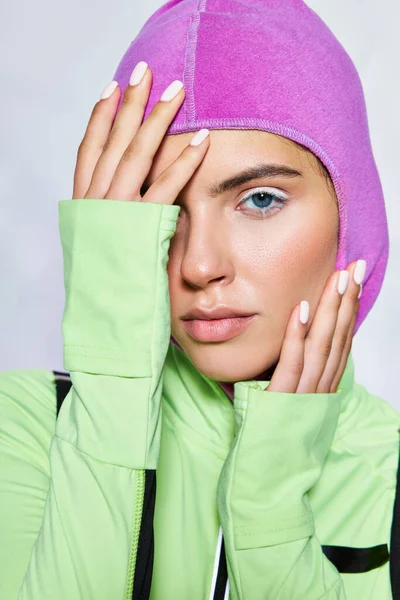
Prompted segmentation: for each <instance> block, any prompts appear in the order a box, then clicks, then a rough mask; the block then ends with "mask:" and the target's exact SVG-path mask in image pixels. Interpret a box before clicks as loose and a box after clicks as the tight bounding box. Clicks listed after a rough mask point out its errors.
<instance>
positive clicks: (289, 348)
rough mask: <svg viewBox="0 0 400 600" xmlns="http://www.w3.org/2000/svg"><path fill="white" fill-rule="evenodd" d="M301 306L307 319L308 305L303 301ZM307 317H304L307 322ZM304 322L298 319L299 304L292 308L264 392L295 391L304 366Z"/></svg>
mask: <svg viewBox="0 0 400 600" xmlns="http://www.w3.org/2000/svg"><path fill="white" fill-rule="evenodd" d="M303 302H304V304H303ZM303 302H302V303H301V304H302V308H304V309H305V313H306V314H305V316H306V317H307V319H308V313H309V305H308V302H306V301H303ZM307 319H304V320H305V321H306V322H307ZM305 336H306V323H302V322H301V321H300V304H299V305H297V306H296V308H295V309H294V310H293V312H292V314H291V316H290V319H289V322H288V325H287V327H286V332H285V338H284V340H283V344H282V349H281V354H280V357H279V362H278V364H277V366H276V369H275V371H274V374H273V376H272V379H271V381H270V383H269V385H268V388H267V389H266V390H265V391H266V392H289V393H293V392H295V391H296V388H297V385H298V382H299V379H300V377H301V373H302V372H303V367H304V340H305Z"/></svg>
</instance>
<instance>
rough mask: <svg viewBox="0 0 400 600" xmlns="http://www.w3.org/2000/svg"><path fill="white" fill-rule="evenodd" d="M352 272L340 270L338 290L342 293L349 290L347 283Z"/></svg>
mask: <svg viewBox="0 0 400 600" xmlns="http://www.w3.org/2000/svg"><path fill="white" fill-rule="evenodd" d="M349 277H350V273H349V272H348V271H340V276H339V281H338V292H339V294H340V295H343V294H344V293H345V291H346V290H347V285H348V283H349Z"/></svg>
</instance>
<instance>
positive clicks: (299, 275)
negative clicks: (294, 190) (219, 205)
mask: <svg viewBox="0 0 400 600" xmlns="http://www.w3.org/2000/svg"><path fill="white" fill-rule="evenodd" d="M283 213H284V211H282V213H281V214H280V215H279V216H278V218H275V219H272V218H271V219H270V221H269V223H266V222H264V223H261V224H260V226H258V227H257V228H253V229H252V231H248V232H247V234H244V232H243V230H242V231H241V235H239V232H238V235H237V238H236V243H235V245H234V247H235V257H236V258H235V264H236V266H237V267H238V268H237V271H238V272H241V273H242V278H243V281H244V282H246V281H247V282H248V284H249V285H251V286H252V287H253V288H254V289H253V292H254V294H255V297H257V298H259V300H261V302H263V303H264V309H265V311H266V312H268V309H269V307H270V308H271V310H273V311H274V314H275V315H276V314H277V313H278V314H279V313H280V314H281V315H285V316H287V313H288V311H289V312H291V311H292V310H293V308H294V306H295V305H296V303H298V302H300V300H302V299H304V300H309V301H311V302H312V301H313V299H314V297H315V296H316V295H318V294H320V293H321V292H322V289H323V287H324V285H325V283H326V280H327V278H328V276H329V275H330V273H331V272H332V271H334V269H335V263H336V253H337V217H336V214H335V208H333V209H332V211H331V212H329V211H328V210H325V211H321V210H320V209H319V208H318V209H315V208H314V210H310V209H307V208H306V209H304V208H302V209H300V210H293V211H291V212H290V211H286V215H284V214H283ZM328 213H329V214H328ZM239 265H240V266H239ZM260 296H261V297H260Z"/></svg>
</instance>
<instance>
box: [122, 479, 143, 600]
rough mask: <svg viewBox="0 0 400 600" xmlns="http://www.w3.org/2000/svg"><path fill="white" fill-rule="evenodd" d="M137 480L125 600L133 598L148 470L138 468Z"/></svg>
mask: <svg viewBox="0 0 400 600" xmlns="http://www.w3.org/2000/svg"><path fill="white" fill-rule="evenodd" d="M136 473H137V481H136V482H135V512H134V515H133V525H132V527H133V536H132V541H131V549H130V553H129V563H128V575H127V584H126V591H125V596H124V600H132V598H133V596H132V594H133V582H134V579H135V567H136V557H137V550H138V545H139V534H140V526H141V522H142V514H143V502H144V490H145V481H146V472H145V470H144V469H141V470H137V471H136Z"/></svg>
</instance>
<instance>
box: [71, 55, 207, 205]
mask: <svg viewBox="0 0 400 600" xmlns="http://www.w3.org/2000/svg"><path fill="white" fill-rule="evenodd" d="M151 83H152V72H151V70H150V67H148V66H147V69H146V72H145V74H144V76H143V78H142V80H141V81H140V83H138V84H137V85H128V86H127V88H126V90H125V93H124V97H123V100H122V103H121V107H120V109H119V111H118V114H117V115H116V117H115V111H116V108H117V106H118V101H119V98H120V93H121V88H120V87H119V85H117V86H116V88H115V89H114V91H113V93H112V94H111V95H110V96H109V97H108V98H104V99H100V100H99V101H98V102H97V104H96V105H95V106H94V109H93V111H92V114H91V117H90V120H89V123H88V126H87V129H86V132H85V136H84V138H83V140H82V142H81V144H80V146H79V149H78V154H77V163H76V168H75V173H74V189H73V195H72V199H78V198H79V199H87V198H92V199H109V200H125V201H138V202H141V201H144V202H157V203H162V204H173V203H174V201H175V200H176V198H177V196H178V194H179V193H180V192H181V190H182V188H183V187H184V186H185V185H186V183H187V182H188V181H189V179H190V177H191V176H192V175H193V173H194V172H195V171H196V169H197V167H198V166H199V164H200V163H201V161H202V160H203V158H204V156H205V154H206V152H207V149H208V146H209V138H210V136H209V135H207V136H206V138H205V140H204V142H200V145H191V144H192V141H193V138H192V141H191V142H190V144H189V145H188V146H186V148H185V149H184V150H183V151H182V153H181V154H180V155H179V156H178V158H177V159H176V160H175V161H174V162H172V164H171V165H170V166H169V167H168V168H167V169H165V171H164V172H163V173H161V174H160V175H159V177H158V178H157V179H156V180H155V181H154V182H153V183H152V185H151V186H150V187H149V189H148V190H147V191H146V193H145V194H144V195H143V196H142V195H141V193H140V191H141V188H142V186H143V183H144V181H145V179H146V177H147V175H148V173H149V171H150V169H151V166H152V163H153V159H154V156H155V154H156V152H157V150H158V148H159V146H160V144H161V142H162V140H163V138H164V136H165V132H166V130H167V129H168V127H169V125H170V123H171V121H172V120H173V118H174V116H175V115H176V113H177V111H178V109H179V107H180V106H181V104H182V102H183V100H184V97H185V92H184V88H183V87H181V89H180V90H179V91H178V93H177V94H176V95H175V96H174V97H173V98H172V99H170V100H161V98H160V100H159V101H158V102H157V104H155V106H154V107H153V109H152V111H151V112H150V114H149V115H148V117H147V119H145V120H144V121H143V115H144V112H145V108H146V105H147V102H148V97H149V94H150V88H151ZM173 83H174V84H175V85H177V84H178V83H179V82H173ZM110 85H111V84H110ZM107 87H108V86H107ZM170 87H171V86H168V88H167V89H169V88H170ZM142 121H143V123H142ZM200 131H201V132H204V133H205V132H206V131H207V130H200ZM197 133H199V132H197ZM204 133H203V135H197V134H196V136H195V137H197V139H199V138H200V139H201V138H204ZM194 141H195V140H194Z"/></svg>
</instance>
